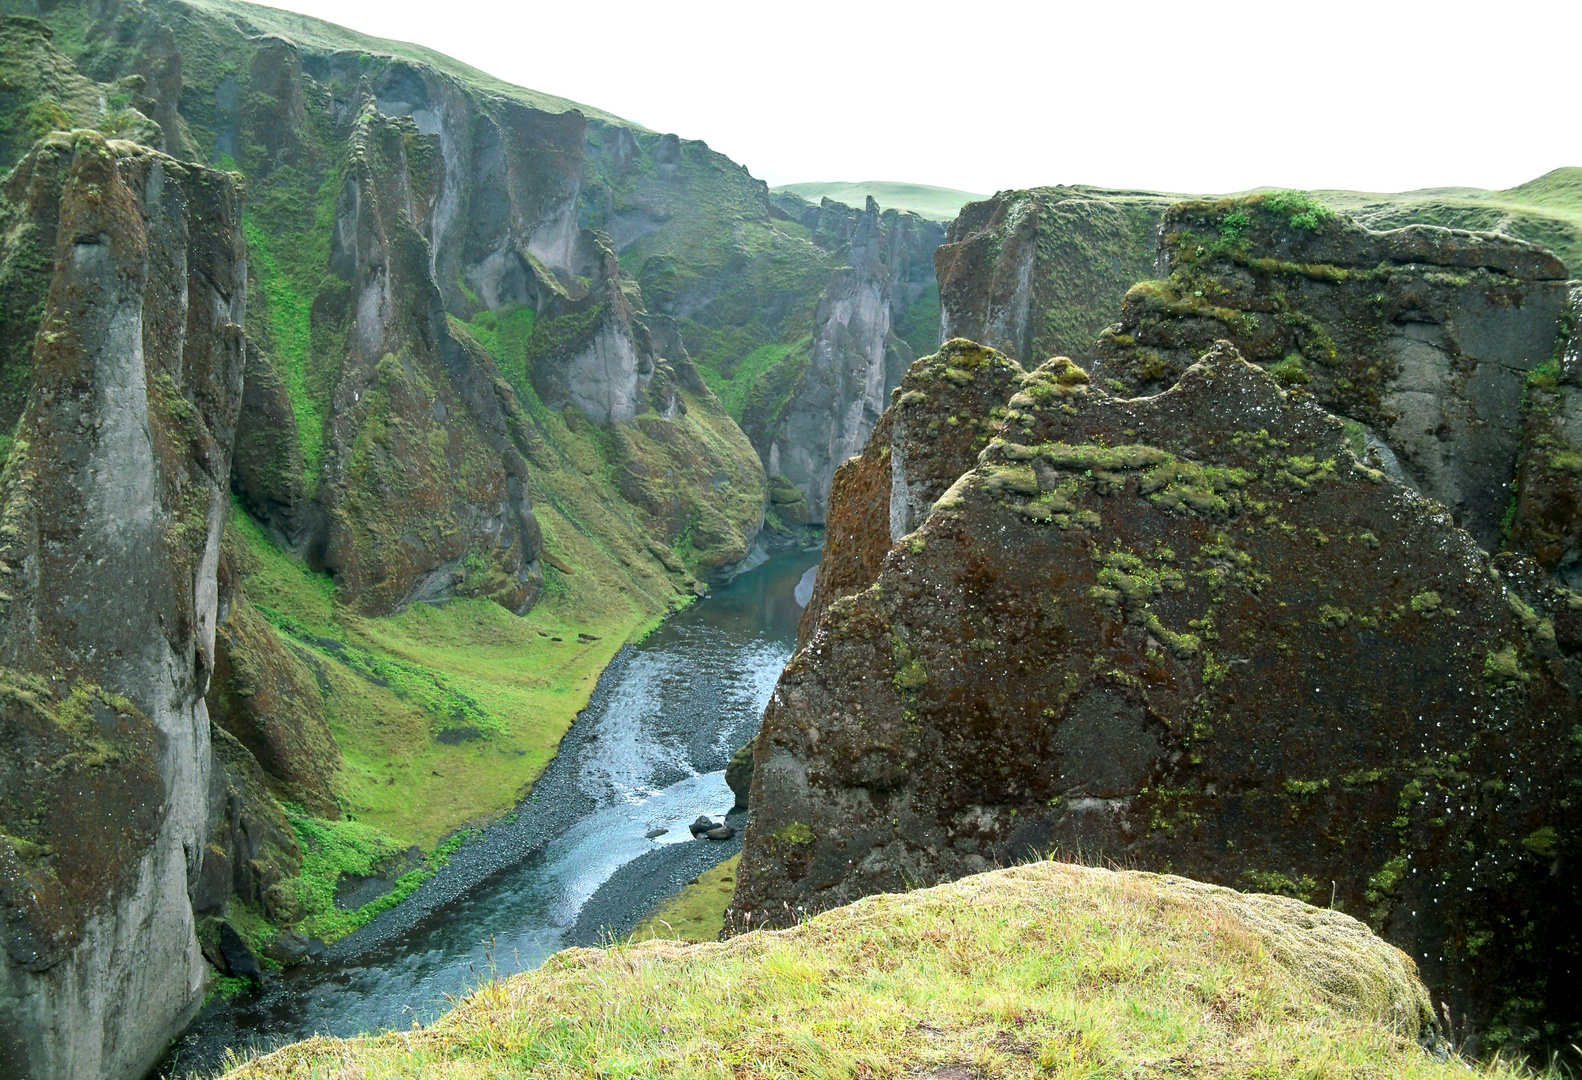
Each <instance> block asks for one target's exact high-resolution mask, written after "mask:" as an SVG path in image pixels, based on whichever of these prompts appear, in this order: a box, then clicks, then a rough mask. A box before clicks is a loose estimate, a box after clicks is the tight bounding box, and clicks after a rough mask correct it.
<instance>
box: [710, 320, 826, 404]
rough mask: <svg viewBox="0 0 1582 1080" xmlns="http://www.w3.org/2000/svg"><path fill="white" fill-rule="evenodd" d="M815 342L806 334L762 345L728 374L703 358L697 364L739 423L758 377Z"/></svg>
mask: <svg viewBox="0 0 1582 1080" xmlns="http://www.w3.org/2000/svg"><path fill="white" fill-rule="evenodd" d="M812 344H813V338H812V337H811V336H804V337H802V338H801V339H799V340H797V341H779V342H773V343H771V344H768V345H759V346H758V347H756V348H755V349H753V350H752V351H751V352H749V353H748V354H747V355H746V356H744V357H742V359H741V362H740V363H738V364H737V365H736V369H735V370H734V371H732V372H731V374H730V376H729V377H726V376H725V375H724V374H722V373H721V372H720V370H719V368H718V367H716V366H714V365H713V364H710V363H706V362H701V361H700V362H699V364H698V372H699V373H700V374H701V375H702V376H703V380H704V381H705V382H706V383H708V384H709V389H710V390H712V391H714V396H715V397H717V398H719V399H720V404H722V405H724V406H725V411H726V412H727V413H729V414H730V417H731V419H732V420H735V421H736V422H737V423H738V424H739V423H741V421H742V412H743V411H744V410H745V409H746V407H747V396H748V394H749V393H750V392H751V391H752V388H753V384H754V383H755V382H757V381H758V377H759V376H760V375H762V374H763V373H764V372H766V371H768V370H769V369H770V368H772V367H774V366H775V365H776V364H778V363H780V361H782V360H784V359H785V358H786V357H788V356H790V355H791V354H792V353H796V352H804V353H805V352H807V350H808V349H809V348H810V347H811V346H812Z"/></svg>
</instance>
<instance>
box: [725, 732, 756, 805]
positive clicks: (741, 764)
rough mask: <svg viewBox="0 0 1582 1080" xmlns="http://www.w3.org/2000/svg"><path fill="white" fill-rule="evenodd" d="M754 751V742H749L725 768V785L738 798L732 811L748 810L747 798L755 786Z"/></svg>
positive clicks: (732, 757)
mask: <svg viewBox="0 0 1582 1080" xmlns="http://www.w3.org/2000/svg"><path fill="white" fill-rule="evenodd" d="M753 750H754V742H753V741H752V740H749V741H748V742H747V743H746V745H744V746H742V747H741V748H740V749H739V750H737V751H736V753H734V754H732V755H731V760H730V763H729V764H727V765H726V766H725V785H726V786H727V787H729V788H730V789H731V794H733V795H735V796H736V802H735V803H734V804H732V806H731V810H732V811H736V810H745V809H747V796H748V793H749V792H750V791H751V790H752V786H753Z"/></svg>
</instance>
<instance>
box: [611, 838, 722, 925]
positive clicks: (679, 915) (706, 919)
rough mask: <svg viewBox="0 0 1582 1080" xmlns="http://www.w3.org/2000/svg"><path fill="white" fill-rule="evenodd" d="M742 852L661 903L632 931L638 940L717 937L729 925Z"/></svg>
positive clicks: (706, 871) (699, 876)
mask: <svg viewBox="0 0 1582 1080" xmlns="http://www.w3.org/2000/svg"><path fill="white" fill-rule="evenodd" d="M741 861H742V857H741V854H740V853H738V854H735V855H732V856H731V857H730V858H728V859H726V860H725V861H724V862H722V863H720V864H719V865H718V866H716V867H714V868H713V869H711V870H705V871H704V872H703V873H701V874H699V875H698V876H697V879H696V880H694V881H693V882H692V884H690V885H688V886H686V888H684V889H682V890H681V891H680V892H678V893H677V894H676V895H675V896H672V897H671V898H670V899H669V900H666V901H665V902H664V903H662V904H660V905H659V907H657V908H655V909H654V911H653V913H652V914H651V915H649V916H648V918H646V919H644V920H643V922H642V923H641V924H639V925H638V927H637V928H636V929H635V930H633V931H632V938H633V939H634V940H636V941H648V940H649V939H650V938H667V939H670V940H674V941H717V940H719V936H720V931H721V930H723V929H724V928H725V907H726V905H727V904H729V903H730V902H731V893H733V892H734V891H735V890H736V867H737V865H738V864H739V863H740V862H741Z"/></svg>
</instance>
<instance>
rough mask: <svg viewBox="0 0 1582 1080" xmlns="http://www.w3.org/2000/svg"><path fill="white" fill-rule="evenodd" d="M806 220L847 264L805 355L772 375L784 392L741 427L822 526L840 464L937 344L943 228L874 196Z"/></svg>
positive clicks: (830, 288)
mask: <svg viewBox="0 0 1582 1080" xmlns="http://www.w3.org/2000/svg"><path fill="white" fill-rule="evenodd" d="M783 202H787V203H789V200H783ZM793 209H794V207H793ZM801 221H802V222H803V224H805V225H806V226H807V227H808V228H809V229H810V230H811V231H812V233H813V235H814V239H815V241H816V242H817V243H819V244H820V245H821V246H823V247H826V248H828V249H830V250H833V251H837V252H841V253H843V255H844V258H845V262H846V265H845V267H843V268H842V269H839V270H837V271H835V273H834V274H833V275H832V276H831V279H830V282H829V284H828V285H827V286H826V287H825V289H824V292H823V294H822V295H821V296H820V297H819V301H818V306H817V308H816V309H815V310H814V314H813V330H812V340H811V342H810V344H809V346H808V352H807V354H806V356H805V357H800V358H798V361H799V362H798V363H797V366H796V367H795V368H794V369H790V370H787V371H785V372H771V373H770V376H769V378H774V377H776V376H778V377H779V378H780V379H781V380H783V385H782V386H781V388H780V390H779V393H778V394H774V395H762V396H760V398H759V399H758V400H756V401H753V402H751V403H750V404H749V407H748V410H747V412H746V414H745V415H744V417H743V421H742V425H743V427H744V428H745V429H746V431H747V433H748V435H749V437H750V438H751V439H752V440H753V445H754V446H756V447H757V448H758V450H759V453H760V455H761V456H762V457H763V460H764V464H765V467H766V468H767V469H768V470H769V472H770V473H771V474H774V475H780V476H784V477H785V478H786V479H787V480H789V481H790V482H791V483H792V484H793V485H795V486H796V487H797V488H798V489H799V490H800V491H801V492H802V493H803V495H804V496H805V498H806V501H807V504H808V513H809V516H810V518H811V520H813V521H820V522H821V521H823V520H824V514H825V505H826V498H827V494H828V492H829V488H830V483H831V481H832V479H833V476H834V473H835V469H836V467H837V466H838V465H839V464H840V463H841V462H843V461H845V460H846V459H847V458H849V457H851V456H853V455H854V454H856V453H857V452H858V451H859V450H861V449H862V446H863V444H864V443H865V442H866V441H867V439H868V436H869V434H870V433H871V432H872V431H873V426H874V424H875V423H877V422H878V419H879V416H880V415H881V414H882V413H883V412H884V408H885V405H886V403H887V401H888V399H889V395H890V391H891V390H892V389H893V388H894V387H895V386H896V385H897V384H898V383H899V382H900V381H901V376H902V374H904V373H905V371H906V368H907V365H909V364H910V363H911V362H912V361H913V360H914V359H916V358H917V356H918V355H919V351H927V350H928V349H931V348H933V347H934V345H935V344H936V343H937V339H936V336H935V335H936V334H937V323H938V318H937V315H938V300H937V288H936V286H935V284H934V281H933V275H932V272H931V271H932V267H931V265H930V261H931V257H932V254H933V251H934V249H935V248H936V247H938V245H939V243H940V240H941V239H942V238H943V230H941V228H940V227H939V226H938V225H937V224H935V223H934V222H931V221H926V220H924V219H923V218H920V217H918V216H917V215H915V214H901V213H897V212H896V211H893V210H890V211H885V212H884V213H882V214H881V213H880V211H879V206H878V204H877V203H875V202H874V201H873V199H871V198H870V199H869V200H868V202H867V206H866V207H865V208H864V209H863V210H862V211H861V212H855V211H851V210H849V209H848V208H846V207H843V206H840V205H839V204H837V203H831V202H829V201H828V200H826V201H825V202H824V203H823V204H822V205H821V206H820V207H819V208H818V209H817V210H816V211H807V212H805V213H804V214H803V215H802V217H801Z"/></svg>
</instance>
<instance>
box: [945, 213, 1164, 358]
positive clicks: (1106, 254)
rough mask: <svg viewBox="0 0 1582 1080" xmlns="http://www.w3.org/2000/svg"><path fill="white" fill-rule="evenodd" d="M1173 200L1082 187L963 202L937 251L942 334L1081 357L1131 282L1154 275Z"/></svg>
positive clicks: (1036, 353) (1019, 350)
mask: <svg viewBox="0 0 1582 1080" xmlns="http://www.w3.org/2000/svg"><path fill="white" fill-rule="evenodd" d="M1175 201H1176V197H1175V196H1170V195H1163V194H1158V193H1154V192H1140V191H1106V190H1103V189H1101V188H1090V187H1085V186H1082V185H1078V186H1075V187H1066V186H1063V185H1062V186H1059V187H1053V188H1034V189H1032V190H1029V191H1007V192H1001V193H1000V194H998V195H996V196H995V197H994V198H992V199H986V200H984V201H983V202H977V203H969V204H967V206H965V207H964V208H963V209H962V211H961V214H960V215H959V216H957V218H956V220H955V221H953V222H952V223H951V225H950V230H949V232H948V234H947V235H946V237H945V242H944V244H943V245H941V247H940V248H939V250H938V251H937V252H936V253H935V255H934V268H935V272H936V273H937V274H938V277H939V300H940V307H941V311H942V322H943V327H942V336H943V337H944V338H946V339H949V338H954V337H962V338H970V339H971V340H973V341H978V342H982V343H983V344H985V345H988V346H989V347H991V348H994V349H998V350H1000V351H1001V352H1004V353H1006V354H1008V355H1010V356H1012V357H1014V358H1016V359H1017V360H1020V361H1023V362H1025V363H1036V362H1037V361H1039V360H1041V359H1043V358H1045V357H1050V356H1059V355H1067V356H1083V355H1085V354H1086V353H1087V352H1088V351H1089V350H1090V349H1091V348H1092V345H1093V341H1094V339H1095V338H1096V337H1097V336H1098V333H1099V331H1100V330H1102V329H1104V327H1106V326H1108V325H1109V324H1110V323H1111V322H1113V321H1114V320H1115V312H1116V311H1117V310H1119V308H1120V303H1121V298H1122V297H1123V296H1125V295H1126V290H1127V289H1129V288H1130V287H1131V286H1132V285H1133V284H1135V283H1136V282H1139V281H1143V280H1145V279H1147V278H1152V277H1157V276H1158V273H1157V272H1156V270H1155V267H1156V266H1157V258H1158V254H1157V249H1158V232H1159V225H1160V222H1161V221H1162V219H1163V218H1164V214H1165V211H1166V210H1167V209H1169V207H1170V206H1171V204H1172V203H1174V202H1175Z"/></svg>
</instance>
